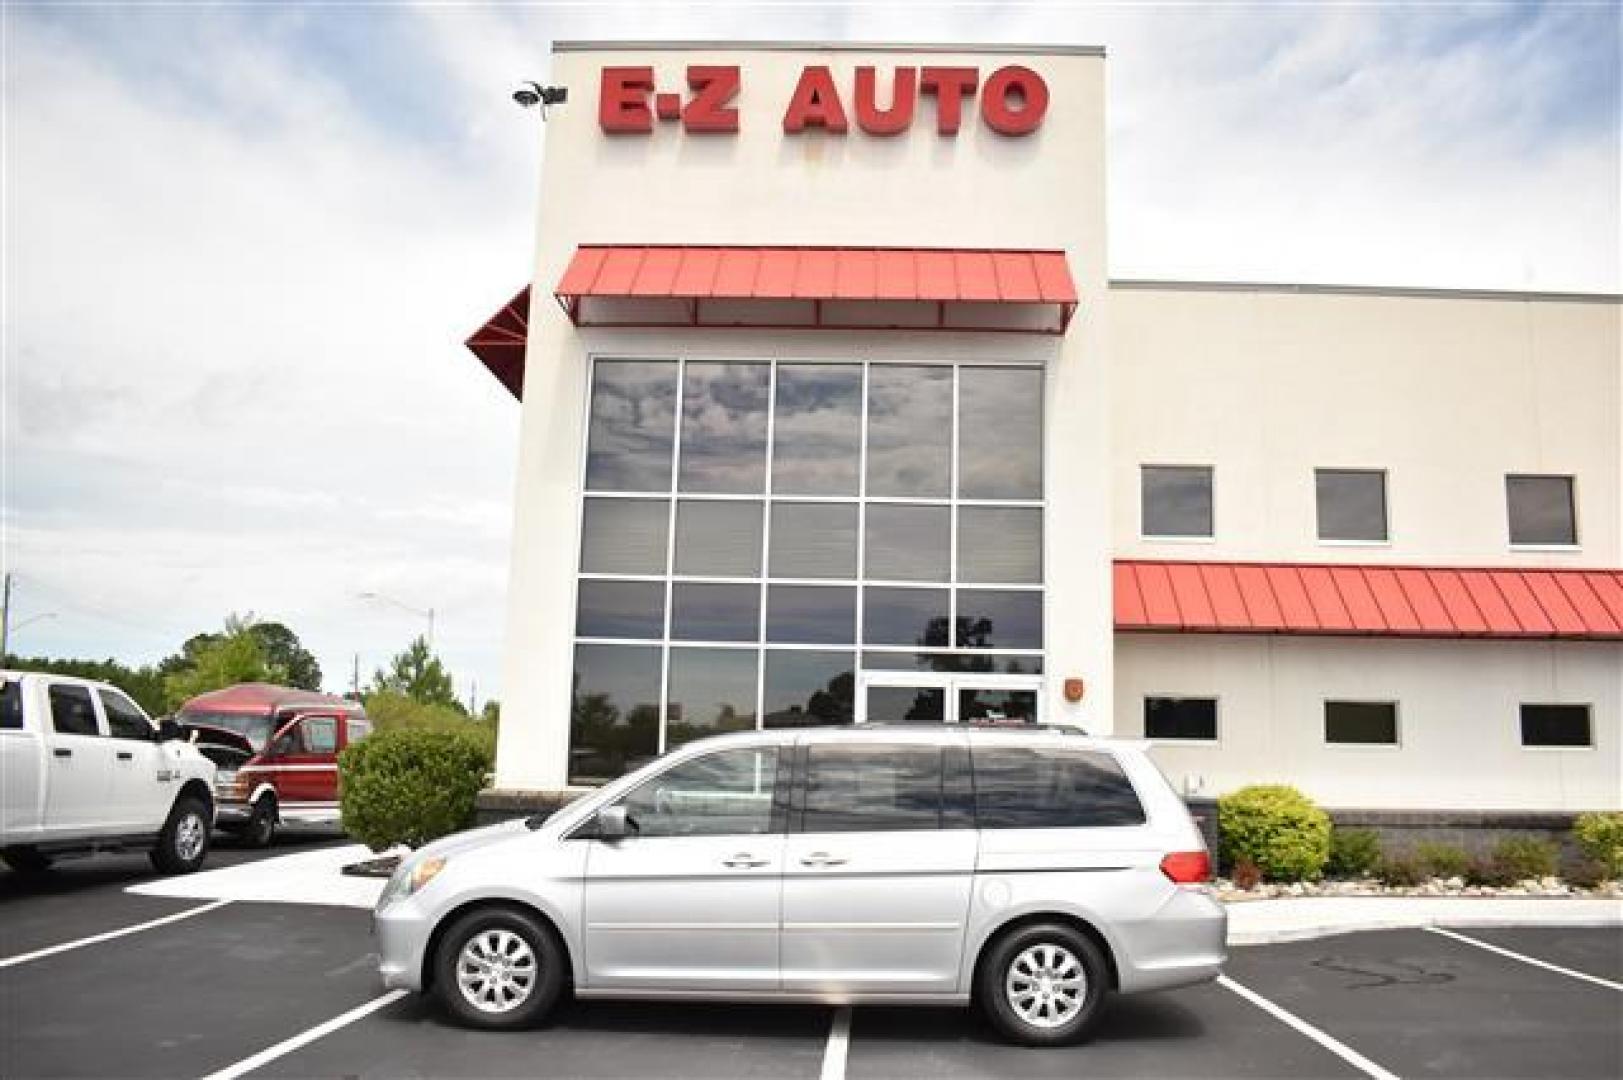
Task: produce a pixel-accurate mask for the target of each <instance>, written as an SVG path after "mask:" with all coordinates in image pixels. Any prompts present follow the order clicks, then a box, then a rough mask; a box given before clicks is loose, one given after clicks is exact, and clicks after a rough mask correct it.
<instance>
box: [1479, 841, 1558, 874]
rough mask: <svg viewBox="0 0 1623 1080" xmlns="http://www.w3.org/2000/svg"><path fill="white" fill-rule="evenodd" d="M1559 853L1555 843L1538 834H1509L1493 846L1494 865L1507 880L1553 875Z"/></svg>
mask: <svg viewBox="0 0 1623 1080" xmlns="http://www.w3.org/2000/svg"><path fill="white" fill-rule="evenodd" d="M1558 855H1559V852H1558V851H1557V849H1556V846H1555V845H1554V844H1552V843H1550V842H1549V841H1548V840H1540V839H1539V838H1538V837H1536V836H1507V837H1505V838H1504V839H1503V840H1501V841H1499V843H1497V844H1495V845H1494V848H1493V862H1494V867H1495V869H1497V870H1498V871H1499V874H1500V876H1501V877H1502V878H1503V879H1504V880H1505V881H1507V882H1515V881H1526V880H1527V879H1528V878H1542V877H1550V876H1552V875H1553V874H1554V873H1555V867H1556V861H1557V856H1558Z"/></svg>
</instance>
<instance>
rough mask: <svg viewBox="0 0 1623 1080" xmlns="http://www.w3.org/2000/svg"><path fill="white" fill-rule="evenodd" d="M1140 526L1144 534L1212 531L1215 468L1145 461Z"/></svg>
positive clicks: (1203, 532)
mask: <svg viewBox="0 0 1623 1080" xmlns="http://www.w3.org/2000/svg"><path fill="white" fill-rule="evenodd" d="M1142 480H1143V512H1144V519H1143V522H1142V524H1141V526H1140V527H1141V530H1142V532H1143V534H1144V535H1145V536H1210V535H1212V470H1211V469H1210V468H1209V467H1206V466H1198V467H1185V466H1172V465H1146V466H1144V470H1143V474H1142Z"/></svg>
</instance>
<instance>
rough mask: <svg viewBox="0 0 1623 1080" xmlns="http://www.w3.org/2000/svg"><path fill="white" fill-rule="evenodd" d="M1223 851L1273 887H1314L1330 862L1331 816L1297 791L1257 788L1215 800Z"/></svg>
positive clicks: (1281, 787)
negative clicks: (1281, 884)
mask: <svg viewBox="0 0 1623 1080" xmlns="http://www.w3.org/2000/svg"><path fill="white" fill-rule="evenodd" d="M1217 825H1218V835H1219V837H1220V838H1221V840H1220V846H1219V850H1220V851H1221V853H1222V856H1223V859H1224V861H1225V862H1227V863H1228V864H1229V865H1231V866H1232V865H1234V864H1235V863H1237V862H1238V861H1239V860H1241V859H1250V860H1251V861H1252V862H1254V863H1256V864H1257V867H1258V868H1259V869H1260V870H1261V871H1262V872H1263V875H1264V876H1265V877H1267V878H1268V879H1270V880H1272V881H1311V880H1314V879H1317V878H1318V877H1319V876H1320V875H1321V874H1323V873H1324V864H1325V862H1326V860H1328V859H1329V857H1330V816H1329V815H1328V814H1326V813H1325V812H1324V811H1323V810H1320V809H1319V808H1318V807H1317V806H1315V805H1314V804H1313V800H1311V799H1309V798H1308V797H1307V796H1306V795H1303V794H1302V793H1301V792H1300V791H1297V790H1296V789H1295V788H1293V787H1286V786H1284V785H1282V784H1257V785H1254V786H1252V787H1246V788H1241V789H1240V790H1239V791H1236V792H1234V793H1233V794H1231V795H1224V796H1223V797H1222V798H1220V799H1218V800H1217Z"/></svg>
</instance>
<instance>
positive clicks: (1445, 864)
mask: <svg viewBox="0 0 1623 1080" xmlns="http://www.w3.org/2000/svg"><path fill="white" fill-rule="evenodd" d="M1414 857H1415V862H1417V863H1419V864H1420V868H1421V869H1422V870H1424V871H1425V872H1426V873H1427V874H1429V875H1430V876H1432V877H1439V878H1452V877H1457V878H1462V877H1464V876H1465V871H1466V870H1467V869H1469V868H1470V866H1471V856H1469V855H1467V854H1466V853H1465V849H1464V848H1462V847H1458V846H1456V845H1454V844H1437V843H1432V842H1430V841H1428V842H1426V843H1423V844H1416V845H1415V849H1414Z"/></svg>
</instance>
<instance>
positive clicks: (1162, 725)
mask: <svg viewBox="0 0 1623 1080" xmlns="http://www.w3.org/2000/svg"><path fill="white" fill-rule="evenodd" d="M1144 737H1145V738H1146V739H1168V740H1173V739H1176V740H1180V741H1184V742H1216V741H1217V699H1216V698H1193V697H1191V698H1185V697H1147V698H1145V699H1144Z"/></svg>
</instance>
